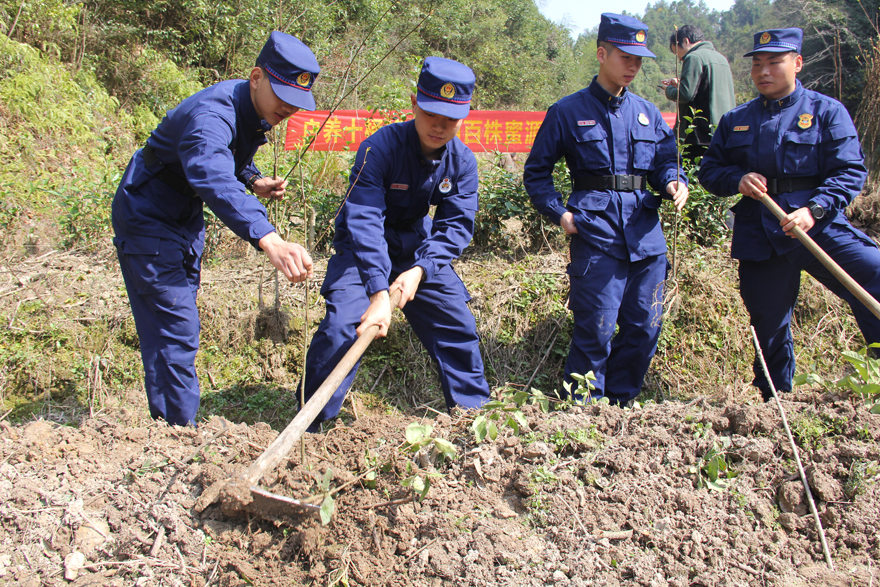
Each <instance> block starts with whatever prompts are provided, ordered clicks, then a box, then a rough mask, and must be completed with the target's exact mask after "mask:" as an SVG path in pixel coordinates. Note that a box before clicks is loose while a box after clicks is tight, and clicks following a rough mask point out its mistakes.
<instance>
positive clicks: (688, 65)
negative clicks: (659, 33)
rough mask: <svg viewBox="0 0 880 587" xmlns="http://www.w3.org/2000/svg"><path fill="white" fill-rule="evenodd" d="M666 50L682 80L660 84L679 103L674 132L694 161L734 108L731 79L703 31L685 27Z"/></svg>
mask: <svg viewBox="0 0 880 587" xmlns="http://www.w3.org/2000/svg"><path fill="white" fill-rule="evenodd" d="M669 50H670V51H672V52H673V53H675V54H676V55H677V56H678V58H679V59H680V60H681V78H680V79H679V78H672V79H665V80H662V83H663V85H665V86H666V97H667V98H669V99H670V100H672V101H673V102H675V101H678V117H677V120H676V132H677V133H678V136H679V140H680V141H681V142H682V144H684V145H685V152H684V154H685V156H686V157H689V158H691V159H693V158H694V157H698V156H702V155H703V153H705V152H706V149H708V148H709V143H710V142H711V140H712V130H713V129H714V128H715V126H716V125H717V124H718V121H720V120H721V116H722V115H724V114H725V113H726V112H727V111H728V110H731V109H732V108H733V107H734V106H736V100H735V98H734V97H733V75H732V74H731V73H730V64H729V63H728V62H727V59H725V58H724V55H722V54H721V53H719V52H718V51H716V50H715V47H714V46H712V43H710V42H709V41H704V40H703V31H701V30H700V29H698V28H697V27H695V26H691V25H685V26H683V27H681V28H680V29H678V31H676V32H675V33H672V35H671V36H670V38H669ZM688 118H691V119H692V121H689V120H688ZM691 126H692V127H693V129H692V130H691V132H687V130H688V128H690V127H691Z"/></svg>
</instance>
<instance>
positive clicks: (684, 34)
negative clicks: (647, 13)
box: [669, 24, 705, 49]
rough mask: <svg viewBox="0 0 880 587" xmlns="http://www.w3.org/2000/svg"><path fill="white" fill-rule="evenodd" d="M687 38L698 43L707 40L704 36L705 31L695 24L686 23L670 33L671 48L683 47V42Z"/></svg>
mask: <svg viewBox="0 0 880 587" xmlns="http://www.w3.org/2000/svg"><path fill="white" fill-rule="evenodd" d="M685 39H687V40H688V41H689V42H690V43H698V42H700V41H704V40H705V39H704V37H703V31H701V30H700V29H699V28H697V27H695V26H693V25H690V24H686V25H684V26H683V27H681V28H680V29H678V30H677V31H675V32H674V33H672V34H671V35H669V48H670V49H672V48H673V47H681V43H682V41H684V40H685Z"/></svg>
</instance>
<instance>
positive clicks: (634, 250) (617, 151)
mask: <svg viewBox="0 0 880 587" xmlns="http://www.w3.org/2000/svg"><path fill="white" fill-rule="evenodd" d="M562 157H565V162H566V163H567V164H568V169H569V171H570V172H571V175H572V176H578V175H643V176H646V177H647V179H648V182H649V183H650V185H651V186H652V187H653V188H654V189H655V190H656V191H657V192H658V193H660V194H663V196H664V197H665V196H667V193H666V186H667V184H668V183H669V182H670V181H675V179H676V176H677V175H678V176H679V177H680V178H681V181H683V182H685V183H686V182H687V178H686V177H685V175H684V174H680V175H679V174H678V173H677V152H676V146H675V139H674V137H673V135H672V130H671V129H670V128H669V125H667V124H666V122H665V121H664V120H663V117H662V116H661V115H660V111H659V110H657V107H656V106H654V105H653V104H651V103H650V102H648V101H647V100H644V99H643V98H640V97H639V96H636V95H635V94H632V93H630V92H628V91H626V90H624V92H623V94H622V95H621V96H612V95H611V94H609V93H608V92H606V91H605V90H604V89H603V88H602V86H600V85H599V83H598V82H597V81H596V78H595V77H594V78H593V82H592V83H591V84H590V85H589V86H588V87H586V88H584V89H583V90H581V91H579V92H576V93H574V94H571V95H570V96H566V97H565V98H563V99H561V100H559V101H558V102H556V103H555V104H554V105H553V106H551V107H550V109H549V110H548V111H547V115H546V117H545V118H544V122H543V124H542V125H541V129H540V130H539V131H538V134H537V136H536V137H535V144H534V146H533V147H532V152H531V154H530V155H529V158H528V160H527V161H526V165H525V173H524V177H523V179H524V182H525V186H526V190H527V191H528V193H529V196H530V197H531V199H532V203H533V204H534V206H535V208H536V209H537V210H538V212H540V213H541V214H543V215H544V216H546V217H548V218H549V219H550V220H552V221H553V222H554V223H556V224H559V220H560V218H561V217H562V215H563V214H564V213H565V212H566V210H569V211H571V212H572V213H573V214H574V220H575V224H576V226H577V229H578V234H579V236H580V237H581V238H582V239H583V240H585V241H586V242H588V243H589V244H590V245H591V246H593V247H595V248H597V249H600V250H602V251H604V252H605V253H607V254H608V255H611V256H612V257H615V258H618V259H629V260H632V261H638V260H641V259H644V258H646V257H650V256H654V255H662V254H664V253H665V252H666V241H665V240H664V238H663V232H662V230H661V227H660V220H659V216H658V214H657V208H658V207H659V206H660V202H661V198H660V197H659V196H656V195H654V194H652V193H651V192H649V191H647V190H639V191H635V192H618V191H611V190H601V191H599V190H591V191H574V192H572V194H571V195H570V196H569V197H568V203H567V206H566V205H565V204H564V203H563V198H562V194H560V193H559V191H558V190H556V188H555V187H554V185H553V177H552V174H553V167H554V165H555V164H556V162H557V161H558V160H559V159H561V158H562Z"/></svg>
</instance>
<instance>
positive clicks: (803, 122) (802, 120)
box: [798, 114, 813, 130]
mask: <svg viewBox="0 0 880 587" xmlns="http://www.w3.org/2000/svg"><path fill="white" fill-rule="evenodd" d="M811 126H813V115H812V114H801V115H800V116H798V127H800V128H802V129H804V130H806V129H808V128H810V127H811Z"/></svg>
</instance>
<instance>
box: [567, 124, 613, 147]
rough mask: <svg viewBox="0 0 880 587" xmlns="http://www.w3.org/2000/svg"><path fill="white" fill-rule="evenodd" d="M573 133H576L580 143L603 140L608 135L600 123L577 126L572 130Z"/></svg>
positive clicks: (575, 135)
mask: <svg viewBox="0 0 880 587" xmlns="http://www.w3.org/2000/svg"><path fill="white" fill-rule="evenodd" d="M572 133H573V134H574V140H576V141H577V142H579V143H587V142H591V141H603V140H605V137H606V136H607V135H606V134H605V129H604V128H602V127H601V126H599V125H598V124H596V125H593V126H576V127H575V128H574V129H573V130H572Z"/></svg>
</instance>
